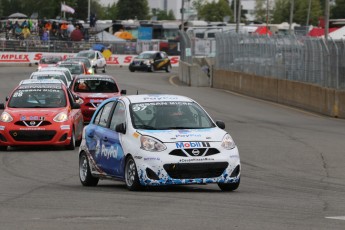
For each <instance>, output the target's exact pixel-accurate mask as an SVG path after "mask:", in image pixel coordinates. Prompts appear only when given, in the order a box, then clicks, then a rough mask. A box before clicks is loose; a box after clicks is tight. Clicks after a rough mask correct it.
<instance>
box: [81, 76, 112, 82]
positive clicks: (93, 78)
mask: <svg viewBox="0 0 345 230" xmlns="http://www.w3.org/2000/svg"><path fill="white" fill-rule="evenodd" d="M85 81H109V82H114V80H113V79H111V78H98V77H92V78H81V79H78V80H77V82H78V83H81V82H85Z"/></svg>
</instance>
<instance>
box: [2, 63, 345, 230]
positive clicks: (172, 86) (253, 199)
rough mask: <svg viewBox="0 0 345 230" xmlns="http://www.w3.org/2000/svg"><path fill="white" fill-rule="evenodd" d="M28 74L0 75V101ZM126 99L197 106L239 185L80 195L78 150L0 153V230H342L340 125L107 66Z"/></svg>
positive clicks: (344, 128)
mask: <svg viewBox="0 0 345 230" xmlns="http://www.w3.org/2000/svg"><path fill="white" fill-rule="evenodd" d="M34 70H35V66H32V67H23V66H20V67H9V66H6V67H5V66H0V101H2V102H3V101H4V99H5V97H6V96H7V95H8V94H9V93H10V92H11V90H12V89H13V87H14V86H15V85H17V84H18V82H19V81H20V80H22V79H25V78H27V77H28V76H29V74H30V73H31V72H32V71H34ZM107 74H111V75H114V76H115V77H116V78H117V79H118V82H119V84H120V86H121V87H122V89H127V92H128V94H136V93H137V92H138V93H141V94H142V93H170V94H181V95H186V96H189V97H191V98H193V99H195V100H197V101H198V102H199V103H200V104H201V105H202V106H203V107H204V108H205V109H206V110H207V111H208V112H209V113H210V115H211V116H212V117H213V118H214V119H215V120H223V121H225V124H226V130H227V131H229V132H230V133H231V135H232V136H233V138H234V140H235V142H236V144H237V145H238V148H239V151H240V156H241V161H242V177H241V185H240V187H239V189H238V190H236V191H235V192H229V193H226V192H221V191H220V189H219V188H218V187H217V185H189V186H176V187H162V188H151V189H148V190H145V191H142V192H129V191H127V189H126V188H125V186H124V183H122V182H114V181H100V183H99V185H98V186H97V187H94V188H87V187H83V186H81V184H80V182H79V178H78V154H77V152H78V150H75V151H66V150H64V149H62V148H54V147H31V148H11V149H10V151H7V152H0V229H1V230H3V229H6V230H7V229H33V230H40V229H42V230H47V229H56V230H64V229H83V230H85V229H168V230H170V229H171V230H172V229H173V230H175V229H274V230H280V229H289V230H290V229H296V230H300V229H303V230H304V229H313V230H314V229H320V230H321V229H322V230H324V229H344V228H345V173H344V168H345V167H344V166H345V141H344V137H345V121H344V120H341V119H334V118H329V117H324V116H320V115H317V114H313V113H309V112H306V111H302V110H298V109H295V108H291V107H286V106H281V105H278V104H274V103H270V102H266V101H262V100H257V99H255V98H250V97H246V96H243V95H239V94H234V93H232V92H227V91H224V90H218V89H213V88H208V87H199V88H198V87H188V86H185V85H183V84H181V83H179V81H178V78H177V77H176V76H177V74H178V69H175V68H174V69H173V71H172V72H171V73H165V72H155V73H145V72H134V73H131V72H129V71H128V69H127V68H126V67H123V68H119V67H109V68H108V71H107Z"/></svg>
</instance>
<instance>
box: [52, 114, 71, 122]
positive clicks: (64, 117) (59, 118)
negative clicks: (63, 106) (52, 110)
mask: <svg viewBox="0 0 345 230" xmlns="http://www.w3.org/2000/svg"><path fill="white" fill-rule="evenodd" d="M67 120H68V115H67V113H66V112H61V113H59V114H58V115H56V116H55V117H54V119H53V121H55V122H64V121H67Z"/></svg>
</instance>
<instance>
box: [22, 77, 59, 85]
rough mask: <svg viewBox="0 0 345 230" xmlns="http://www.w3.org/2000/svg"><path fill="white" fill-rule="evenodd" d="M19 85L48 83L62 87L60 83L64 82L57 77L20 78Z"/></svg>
mask: <svg viewBox="0 0 345 230" xmlns="http://www.w3.org/2000/svg"><path fill="white" fill-rule="evenodd" d="M19 85H36V86H40V87H43V86H45V85H46V86H49V85H55V86H57V85H60V86H61V87H62V85H64V83H63V82H62V81H61V80H59V79H39V80H38V79H25V80H22V81H21V82H20V83H19Z"/></svg>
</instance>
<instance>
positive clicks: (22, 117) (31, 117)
mask: <svg viewBox="0 0 345 230" xmlns="http://www.w3.org/2000/svg"><path fill="white" fill-rule="evenodd" d="M20 120H21V121H25V120H35V121H44V120H45V117H40V116H28V117H26V116H21V117H20Z"/></svg>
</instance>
